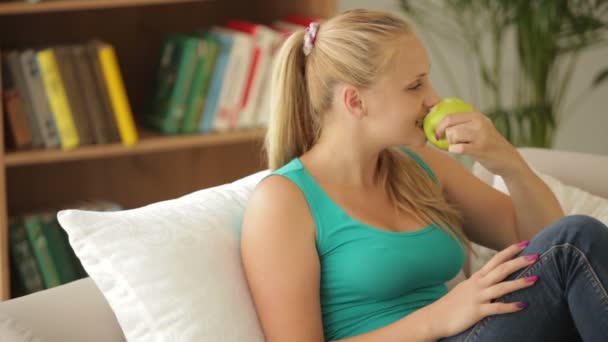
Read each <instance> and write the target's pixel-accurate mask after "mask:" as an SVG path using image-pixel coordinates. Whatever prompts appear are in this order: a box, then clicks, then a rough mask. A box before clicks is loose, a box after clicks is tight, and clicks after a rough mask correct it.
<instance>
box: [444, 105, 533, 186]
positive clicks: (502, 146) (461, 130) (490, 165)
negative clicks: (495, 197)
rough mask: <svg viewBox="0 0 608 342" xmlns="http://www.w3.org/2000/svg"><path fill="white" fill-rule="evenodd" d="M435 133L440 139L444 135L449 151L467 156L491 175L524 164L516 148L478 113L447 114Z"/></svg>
mask: <svg viewBox="0 0 608 342" xmlns="http://www.w3.org/2000/svg"><path fill="white" fill-rule="evenodd" d="M435 133H436V135H437V136H438V137H439V138H441V137H443V136H444V134H445V137H446V139H447V140H448V143H449V150H448V151H449V152H452V153H456V154H466V155H470V156H471V157H473V158H474V159H475V160H476V161H477V162H479V163H480V164H481V165H483V166H484V167H485V168H486V169H488V170H489V171H491V172H492V173H494V174H498V175H501V176H504V175H508V174H509V173H513V172H516V171H517V170H518V169H519V168H520V167H521V166H522V165H525V161H524V159H523V158H522V157H521V155H520V154H519V152H517V150H516V149H515V147H513V145H511V144H510V143H509V142H508V141H507V139H505V138H504V137H503V136H502V135H501V134H500V133H499V132H498V131H497V130H496V128H495V127H494V124H493V123H492V121H491V120H490V119H489V118H488V117H487V116H486V115H484V114H482V113H480V112H468V113H455V114H449V115H447V116H446V117H445V118H443V120H441V122H439V124H438V125H437V127H436V129H435Z"/></svg>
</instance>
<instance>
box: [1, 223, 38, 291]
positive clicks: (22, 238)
mask: <svg viewBox="0 0 608 342" xmlns="http://www.w3.org/2000/svg"><path fill="white" fill-rule="evenodd" d="M8 229H9V231H8V235H9V255H10V262H11V266H12V267H11V278H12V279H11V280H12V286H11V287H12V289H13V290H12V297H19V296H23V295H27V294H30V293H34V292H37V291H40V290H44V283H43V281H42V274H41V273H40V269H39V268H38V262H37V261H36V258H35V257H34V252H33V250H32V248H31V246H30V242H29V240H28V236H27V232H26V231H25V226H24V225H23V222H22V221H21V220H19V219H17V218H10V219H9V225H8Z"/></svg>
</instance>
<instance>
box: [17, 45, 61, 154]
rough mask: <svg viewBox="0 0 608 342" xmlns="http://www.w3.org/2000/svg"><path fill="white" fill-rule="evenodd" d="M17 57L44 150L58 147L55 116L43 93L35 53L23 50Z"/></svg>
mask: <svg viewBox="0 0 608 342" xmlns="http://www.w3.org/2000/svg"><path fill="white" fill-rule="evenodd" d="M19 57H20V58H19V59H20V62H21V66H22V68H23V71H24V78H25V87H26V88H27V92H28V93H29V94H30V98H31V101H32V110H33V112H34V115H35V116H36V119H37V120H36V121H37V122H38V123H39V125H40V126H39V128H40V133H41V134H42V141H43V142H44V146H45V147H46V148H56V147H60V146H61V138H60V136H59V131H58V128H57V124H56V122H55V115H54V114H53V112H52V110H51V105H50V104H49V99H48V96H47V95H46V92H45V91H44V84H43V82H42V75H41V72H40V65H39V64H38V60H37V58H36V53H35V52H34V50H25V51H24V52H22V53H21V55H20V56H19Z"/></svg>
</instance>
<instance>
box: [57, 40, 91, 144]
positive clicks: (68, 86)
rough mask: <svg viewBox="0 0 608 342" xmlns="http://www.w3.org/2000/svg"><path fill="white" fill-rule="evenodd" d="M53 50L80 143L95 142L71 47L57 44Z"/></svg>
mask: <svg viewBox="0 0 608 342" xmlns="http://www.w3.org/2000/svg"><path fill="white" fill-rule="evenodd" d="M53 52H54V53H55V58H56V60H57V67H58V68H59V73H60V75H61V79H62V80H63V86H64V87H65V94H66V96H67V99H68V103H69V106H70V109H71V112H72V117H73V119H74V124H75V126H76V130H77V131H78V137H79V139H80V145H90V144H93V143H94V142H95V140H94V138H95V136H94V134H93V127H92V123H91V120H90V119H89V116H88V114H87V112H86V108H85V104H84V99H83V93H82V85H81V84H80V83H79V82H78V79H77V76H76V61H75V60H74V58H73V56H72V52H71V49H70V47H69V46H58V47H54V48H53Z"/></svg>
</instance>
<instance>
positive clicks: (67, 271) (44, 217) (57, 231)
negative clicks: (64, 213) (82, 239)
mask: <svg viewBox="0 0 608 342" xmlns="http://www.w3.org/2000/svg"><path fill="white" fill-rule="evenodd" d="M55 216H56V213H54V212H45V213H41V214H40V216H39V217H40V221H41V224H42V232H43V234H44V237H45V238H46V241H47V246H48V249H49V253H50V255H51V257H52V259H53V261H54V264H55V266H56V268H57V273H58V274H59V279H60V281H61V283H62V284H66V283H69V282H71V281H74V280H76V279H78V271H77V270H76V268H75V264H74V262H73V260H72V258H71V256H70V254H69V251H68V249H67V248H66V245H65V243H64V241H63V239H64V237H63V236H62V232H61V230H62V229H61V228H60V226H59V222H57V219H56V218H55Z"/></svg>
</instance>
